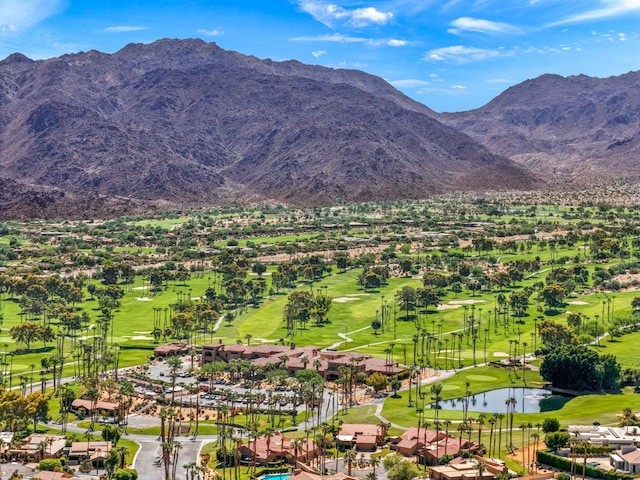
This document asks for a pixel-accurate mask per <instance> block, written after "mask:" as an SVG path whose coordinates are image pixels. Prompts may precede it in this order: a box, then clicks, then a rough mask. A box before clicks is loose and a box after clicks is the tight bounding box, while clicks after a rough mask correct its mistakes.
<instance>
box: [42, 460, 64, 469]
mask: <svg viewBox="0 0 640 480" xmlns="http://www.w3.org/2000/svg"><path fill="white" fill-rule="evenodd" d="M38 469H39V470H43V471H46V472H53V471H58V472H60V471H62V462H61V461H60V459H58V458H45V459H44V460H40V463H39V464H38Z"/></svg>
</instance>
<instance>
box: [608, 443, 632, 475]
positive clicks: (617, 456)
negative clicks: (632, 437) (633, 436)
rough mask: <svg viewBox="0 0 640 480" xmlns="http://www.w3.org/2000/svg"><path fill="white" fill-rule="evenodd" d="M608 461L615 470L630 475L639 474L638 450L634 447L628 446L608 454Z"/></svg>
mask: <svg viewBox="0 0 640 480" xmlns="http://www.w3.org/2000/svg"><path fill="white" fill-rule="evenodd" d="M609 461H610V463H611V466H612V467H613V468H615V469H616V470H621V471H623V472H625V473H630V474H632V475H633V474H636V473H640V450H638V449H637V448H636V447H635V446H632V445H629V446H625V447H622V448H621V449H620V450H616V451H615V453H612V454H610V456H609Z"/></svg>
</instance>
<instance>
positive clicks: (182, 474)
mask: <svg viewBox="0 0 640 480" xmlns="http://www.w3.org/2000/svg"><path fill="white" fill-rule="evenodd" d="M127 438H128V439H129V440H133V441H135V442H136V443H138V444H139V445H140V450H138V453H137V454H136V458H135V459H134V462H133V468H135V469H136V470H137V471H138V478H141V479H142V478H148V479H152V478H163V476H164V465H162V463H161V462H160V457H161V455H162V449H161V446H160V440H159V439H158V438H155V437H152V436H149V435H129V436H128V437H127ZM214 439H215V437H213V436H207V437H206V438H205V437H199V438H198V439H197V440H193V439H192V438H191V437H176V440H177V441H178V442H179V443H180V445H181V448H180V450H179V454H178V462H177V466H176V477H175V478H176V479H178V480H183V479H184V480H186V479H187V478H188V477H187V472H186V471H185V469H184V465H185V464H187V463H191V462H194V463H196V464H199V454H200V450H201V449H202V447H203V445H204V444H205V443H208V442H211V441H213V440H214ZM171 467H172V468H173V466H171Z"/></svg>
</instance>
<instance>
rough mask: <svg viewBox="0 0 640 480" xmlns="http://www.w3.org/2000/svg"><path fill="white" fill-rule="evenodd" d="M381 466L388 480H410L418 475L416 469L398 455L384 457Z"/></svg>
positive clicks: (418, 471)
mask: <svg viewBox="0 0 640 480" xmlns="http://www.w3.org/2000/svg"><path fill="white" fill-rule="evenodd" d="M382 465H383V466H384V469H385V470H386V471H387V476H388V477H389V479H390V480H411V479H412V478H415V477H417V476H419V475H420V470H418V467H417V466H416V465H415V464H414V463H413V462H411V461H410V460H409V459H406V458H404V457H403V456H402V455H400V454H399V453H394V454H392V455H387V456H386V457H384V460H383V461H382Z"/></svg>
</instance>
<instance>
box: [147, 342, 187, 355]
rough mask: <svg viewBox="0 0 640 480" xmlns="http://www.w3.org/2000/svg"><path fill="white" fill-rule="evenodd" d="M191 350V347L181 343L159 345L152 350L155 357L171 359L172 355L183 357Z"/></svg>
mask: <svg viewBox="0 0 640 480" xmlns="http://www.w3.org/2000/svg"><path fill="white" fill-rule="evenodd" d="M190 350H191V345H189V344H186V343H182V342H172V343H167V344H165V345H160V346H158V347H156V348H154V349H153V355H154V356H155V357H164V358H166V357H172V356H174V355H185V354H187V353H189V351H190Z"/></svg>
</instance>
